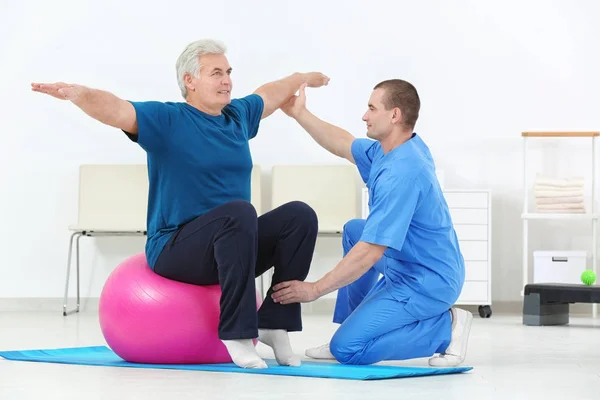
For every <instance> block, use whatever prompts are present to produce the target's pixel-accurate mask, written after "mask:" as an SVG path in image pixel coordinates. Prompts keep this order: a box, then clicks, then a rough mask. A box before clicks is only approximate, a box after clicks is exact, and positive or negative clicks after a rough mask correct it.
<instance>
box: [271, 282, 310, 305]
mask: <svg viewBox="0 0 600 400" xmlns="http://www.w3.org/2000/svg"><path fill="white" fill-rule="evenodd" d="M319 297H320V296H319V291H318V290H317V285H315V284H314V283H313V282H301V281H288V282H281V283H278V284H277V285H275V286H273V294H271V298H273V301H274V302H275V303H280V304H290V303H310V302H311V301H315V300H316V299H318V298H319Z"/></svg>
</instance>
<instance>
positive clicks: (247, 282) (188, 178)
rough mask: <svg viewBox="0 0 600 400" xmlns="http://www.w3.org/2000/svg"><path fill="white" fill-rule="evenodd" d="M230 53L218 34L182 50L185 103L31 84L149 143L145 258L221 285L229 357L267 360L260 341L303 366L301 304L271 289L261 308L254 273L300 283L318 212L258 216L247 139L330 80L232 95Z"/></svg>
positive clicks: (287, 82) (159, 267)
mask: <svg viewBox="0 0 600 400" xmlns="http://www.w3.org/2000/svg"><path fill="white" fill-rule="evenodd" d="M225 52H226V48H225V46H224V45H223V44H222V43H220V42H218V41H213V40H199V41H196V42H193V43H191V44H189V45H188V46H187V47H186V48H185V50H184V51H183V53H182V54H181V55H180V56H179V58H178V60H177V63H176V70H177V81H178V84H179V88H180V90H181V94H182V96H183V98H184V99H185V102H159V101H147V102H132V101H126V100H122V99H120V98H119V97H117V96H115V95H113V94H111V93H108V92H105V91H101V90H96V89H92V88H88V87H85V86H81V85H75V84H65V83H54V84H40V83H33V84H32V90H34V91H36V92H41V93H46V94H49V95H51V96H54V97H56V98H59V99H63V100H69V101H71V102H72V103H73V104H75V105H76V106H77V107H79V108H80V109H81V110H83V112H85V113H86V114H88V115H89V116H91V117H92V118H94V119H96V120H98V121H100V122H102V123H104V124H106V125H109V126H112V127H115V128H118V129H121V130H122V131H123V132H125V134H127V136H128V137H129V138H130V139H131V140H132V141H134V142H137V143H138V144H139V146H141V148H142V149H144V150H145V151H146V153H147V159H148V174H149V185H150V186H149V199H148V220H147V224H148V240H147V243H146V250H145V251H146V257H147V260H148V263H149V265H150V267H151V268H152V269H153V270H154V271H155V272H156V273H157V274H159V275H161V276H164V277H166V278H169V279H173V280H177V281H181V282H186V283H190V284H195V285H214V284H219V285H220V286H221V290H222V297H221V304H220V307H221V309H220V310H221V315H220V322H219V331H218V334H219V338H220V339H221V340H222V341H223V343H224V344H225V346H226V347H227V349H228V351H229V353H230V355H231V357H232V359H233V362H234V363H235V364H237V365H238V366H240V367H243V368H266V367H267V365H266V363H265V362H264V361H263V360H262V359H261V358H260V356H259V355H258V353H257V352H256V350H255V347H254V345H253V342H252V339H253V338H257V337H258V339H259V340H260V341H261V342H263V343H265V344H267V345H269V346H271V347H272V348H273V350H274V353H275V356H276V359H277V361H278V362H279V363H280V364H282V365H294V366H297V365H299V364H300V360H299V358H298V357H297V356H295V355H294V354H293V352H292V349H291V346H290V342H289V338H288V332H289V331H299V330H301V329H302V321H301V310H300V305H299V304H293V305H292V304H291V305H282V304H276V303H274V302H273V301H272V299H271V297H270V296H267V298H266V299H265V301H264V303H263V304H262V306H261V308H260V310H259V311H258V313H257V312H256V297H255V290H256V289H255V277H257V276H259V275H261V274H263V273H264V272H265V271H267V270H268V269H270V268H271V267H273V266H274V268H275V269H274V275H273V283H274V284H276V283H278V282H283V281H287V280H304V279H305V278H306V276H307V275H308V270H309V266H310V263H311V260H312V256H313V251H314V246H315V241H316V236H317V217H316V214H315V212H314V211H313V210H312V209H311V208H310V207H309V206H307V205H306V204H304V203H300V202H291V203H288V204H285V205H282V206H281V207H279V208H277V209H274V210H272V211H270V212H268V213H266V214H264V215H261V216H257V213H256V210H255V209H254V208H253V207H252V205H251V204H250V176H251V170H252V158H251V154H250V149H249V145H248V141H249V140H250V139H252V138H254V137H255V136H256V134H257V132H258V129H259V124H260V121H261V120H262V119H263V118H266V117H268V116H269V115H271V114H272V113H273V112H274V111H275V110H277V109H278V108H279V107H280V106H281V105H282V104H284V103H285V102H287V101H288V100H289V99H290V98H291V97H292V96H293V95H294V93H295V92H296V91H297V90H298V89H299V88H300V86H301V85H302V84H306V85H308V86H310V87H320V86H323V85H326V84H327V83H328V81H329V78H328V77H326V76H325V75H323V74H321V73H318V72H310V73H294V74H292V75H290V76H288V77H286V78H283V79H281V80H278V81H274V82H271V83H267V84H265V85H263V86H260V87H259V88H258V89H256V91H255V92H254V93H253V94H250V95H248V96H245V97H242V98H239V99H233V100H232V98H231V90H232V80H231V71H232V68H231V66H230V65H229V62H228V59H227V57H226V55H225ZM270 293H272V289H269V294H270ZM165 323H168V321H165Z"/></svg>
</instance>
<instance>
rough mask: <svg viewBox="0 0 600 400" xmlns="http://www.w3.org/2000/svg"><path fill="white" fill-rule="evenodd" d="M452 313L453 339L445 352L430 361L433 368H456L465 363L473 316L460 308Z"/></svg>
mask: <svg viewBox="0 0 600 400" xmlns="http://www.w3.org/2000/svg"><path fill="white" fill-rule="evenodd" d="M450 312H451V313H452V338H451V339H450V345H449V346H448V348H447V349H446V351H445V352H443V353H441V354H438V355H436V356H433V357H431V358H430V359H429V365H431V366H432V367H456V366H458V365H460V364H462V363H463V362H464V361H465V358H466V356H467V345H468V343H469V334H470V331H471V324H472V323H473V314H471V313H470V312H468V311H465V310H462V309H460V308H451V309H450Z"/></svg>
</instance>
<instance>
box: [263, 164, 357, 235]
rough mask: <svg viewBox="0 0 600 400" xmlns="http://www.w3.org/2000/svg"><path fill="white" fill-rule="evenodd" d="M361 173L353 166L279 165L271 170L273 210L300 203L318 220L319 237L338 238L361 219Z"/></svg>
mask: <svg viewBox="0 0 600 400" xmlns="http://www.w3.org/2000/svg"><path fill="white" fill-rule="evenodd" d="M357 179H358V171H357V169H356V167H355V166H354V165H276V166H274V167H273V170H272V199H271V203H272V208H276V207H278V206H280V205H282V204H284V203H287V202H290V201H294V200H300V201H303V202H305V203H307V204H308V205H310V206H311V207H312V208H313V209H314V210H315V212H316V213H317V217H318V219H319V234H334V235H339V234H341V233H342V231H343V229H344V225H345V224H346V222H348V220H350V219H353V218H359V216H360V207H359V199H360V189H359V185H358V180H357Z"/></svg>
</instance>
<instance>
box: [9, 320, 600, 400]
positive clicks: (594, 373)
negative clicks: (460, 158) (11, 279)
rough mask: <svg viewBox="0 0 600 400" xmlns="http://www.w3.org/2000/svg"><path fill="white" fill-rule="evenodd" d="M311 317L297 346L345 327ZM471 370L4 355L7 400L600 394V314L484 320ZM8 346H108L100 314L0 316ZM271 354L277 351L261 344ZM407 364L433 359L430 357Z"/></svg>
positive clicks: (476, 331)
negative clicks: (551, 320) (380, 377)
mask: <svg viewBox="0 0 600 400" xmlns="http://www.w3.org/2000/svg"><path fill="white" fill-rule="evenodd" d="M329 321H330V319H329V317H328V316H325V315H306V316H305V331H304V332H302V333H297V334H293V335H292V340H293V343H292V344H293V346H294V349H295V350H296V351H297V352H298V353H299V354H303V352H304V349H305V348H306V347H307V346H314V345H318V344H321V343H323V342H324V341H325V340H327V338H328V337H329V336H330V335H331V333H332V332H333V330H334V329H335V326H334V325H333V324H331V323H330V322H329ZM474 321H475V322H474V327H473V330H472V336H471V342H470V347H469V355H468V360H467V364H468V365H471V366H473V367H474V369H473V370H472V371H471V372H469V373H466V374H461V375H449V376H436V377H424V378H408V379H395V380H385V381H347V380H335V379H314V378H294V377H282V376H257V375H250V374H234V373H229V374H226V373H209V372H191V371H170V370H151V369H144V370H137V369H129V368H106V367H85V366H73V365H58V364H42V363H24V362H12V361H7V360H3V359H0V399H2V400H4V399H7V400H8V399H19V400H21V399H42V398H43V399H121V398H122V399H144V400H152V399H188V398H189V399H198V400H204V399H261V400H266V399H279V400H281V399H308V398H311V399H312V398H317V399H320V398H343V399H366V398H367V397H368V398H373V399H380V398H383V396H384V395H385V396H386V397H388V396H391V397H392V398H394V399H399V398H402V399H412V398H417V396H422V395H428V396H431V397H429V398H435V397H439V398H443V399H461V400H464V399H511V400H517V399H529V400H531V399H535V398H544V399H545V400H549V399H565V398H566V396H571V397H573V398H575V399H577V400H583V399H596V400H597V399H599V398H600V330H599V327H600V318H599V319H598V320H593V319H591V318H583V317H582V318H572V319H571V324H570V325H569V326H563V327H527V326H524V325H522V324H521V319H520V316H518V315H514V316H510V315H494V316H493V317H492V318H490V319H485V320H484V319H480V318H479V317H478V316H477V317H476V318H475V320H474ZM0 327H1V330H0V343H1V345H0V348H1V349H2V350H12V349H35V348H52V347H70V346H91V345H99V344H104V340H103V338H102V334H101V332H100V330H99V327H98V323H97V315H96V314H95V313H83V314H78V315H71V316H69V317H67V318H64V317H62V316H61V315H60V313H59V312H58V313H57V312H46V311H44V312H4V313H0ZM258 348H259V352H260V353H261V355H262V356H263V357H267V358H269V357H272V356H273V355H272V352H271V351H270V349H268V348H267V347H264V346H263V345H262V344H259V347H258ZM398 364H400V365H415V366H426V360H425V359H419V360H412V361H411V362H401V363H398Z"/></svg>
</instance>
